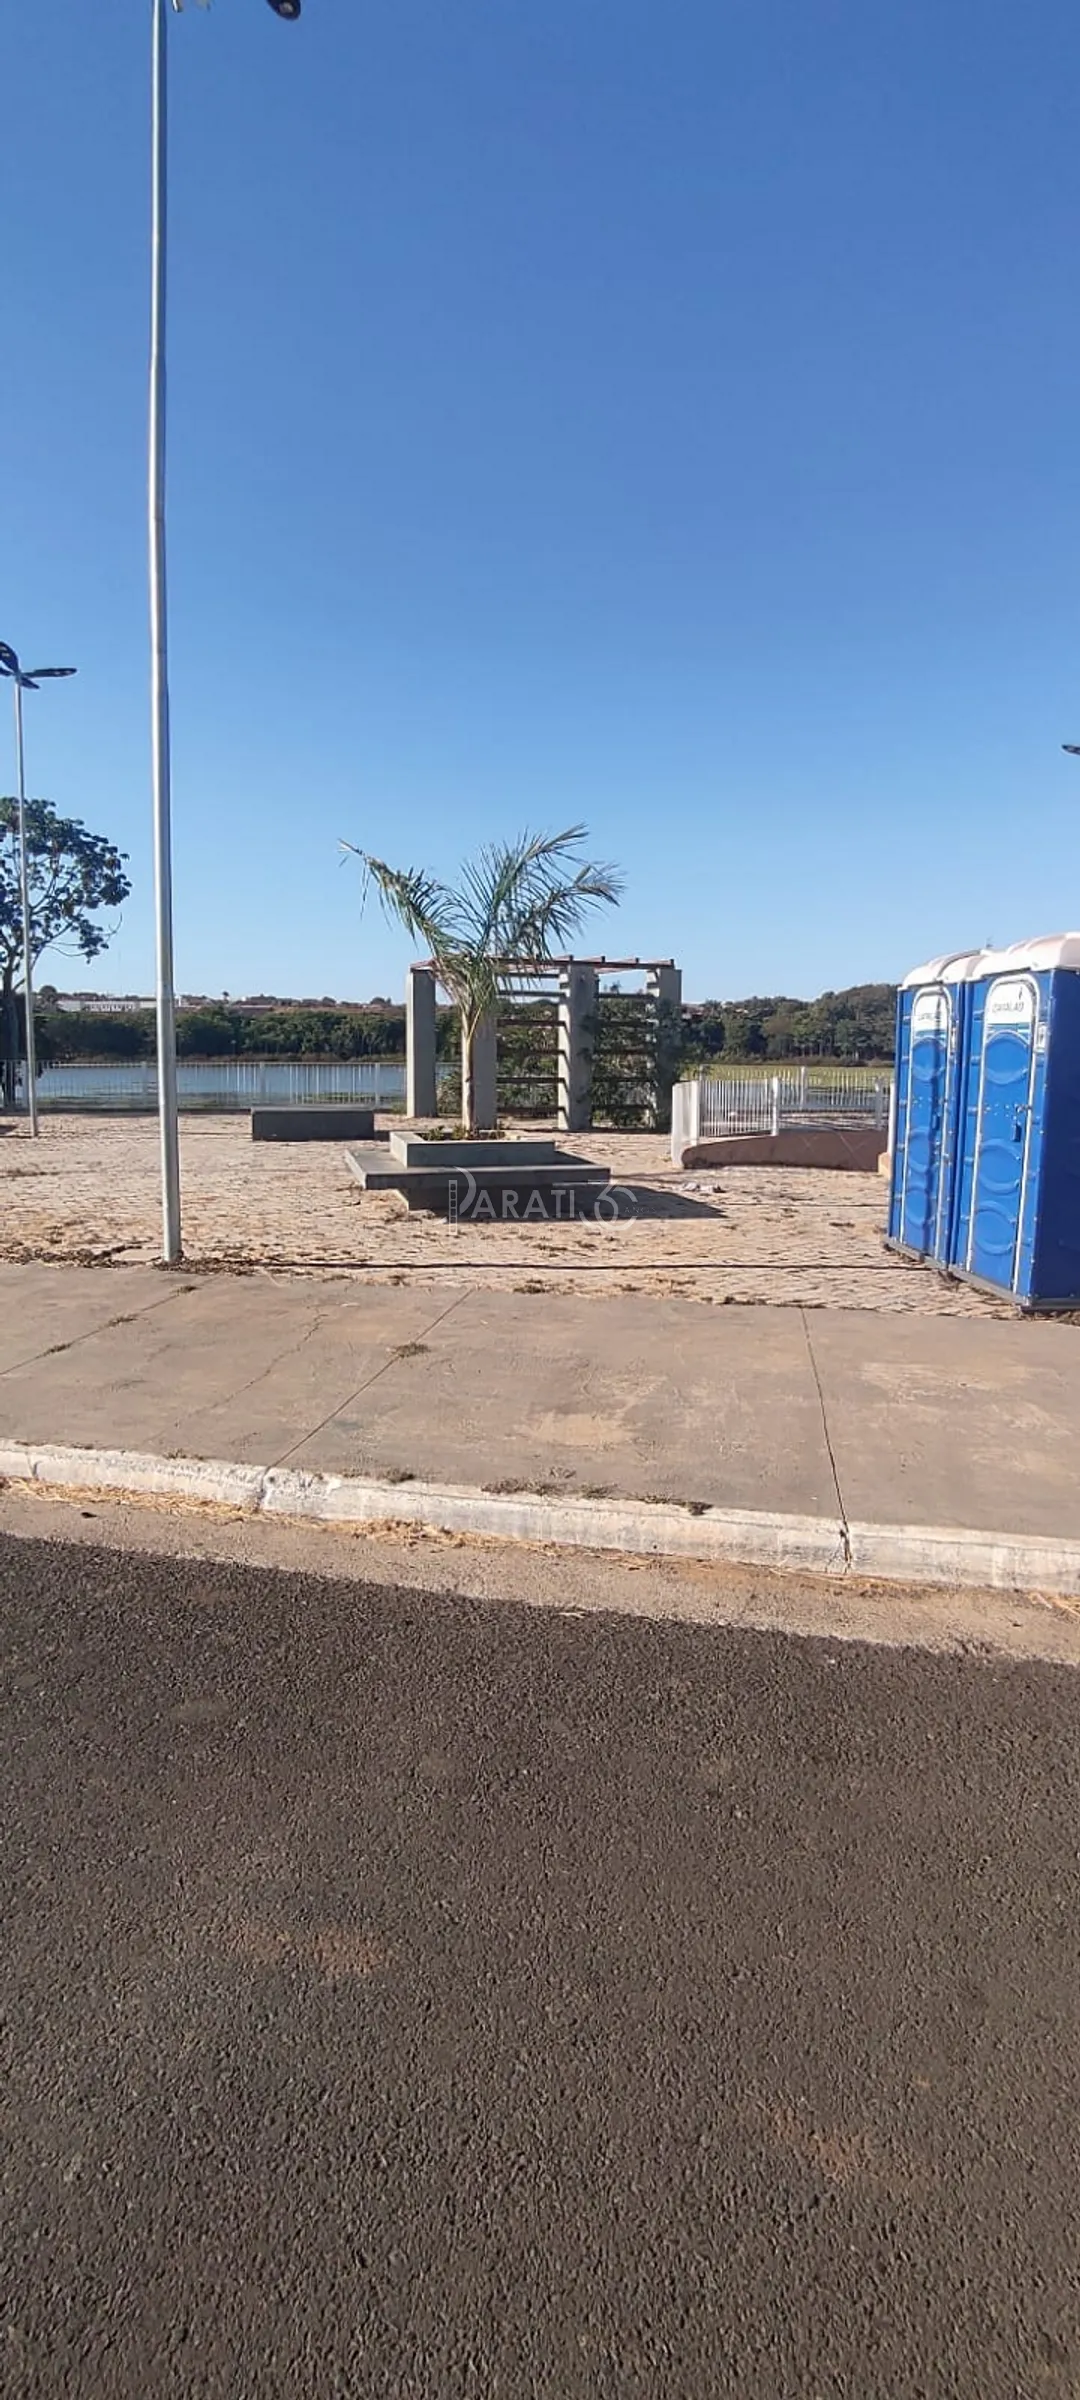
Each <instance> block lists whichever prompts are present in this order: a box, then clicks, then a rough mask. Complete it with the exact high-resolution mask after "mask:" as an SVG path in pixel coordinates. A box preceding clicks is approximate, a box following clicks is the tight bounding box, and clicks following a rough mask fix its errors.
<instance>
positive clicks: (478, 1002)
mask: <svg viewBox="0 0 1080 2400" xmlns="http://www.w3.org/2000/svg"><path fill="white" fill-rule="evenodd" d="M587 838H588V835H587V829H586V827H585V826H584V825H569V826H566V827H565V828H564V829H563V831H562V832H561V833H529V832H527V831H526V832H524V833H521V834H519V835H518V837H517V840H516V841H513V842H492V843H489V844H488V845H487V846H486V847H485V848H484V849H482V850H480V851H478V852H477V854H476V856H475V858H473V859H470V860H468V861H467V862H466V864H465V865H464V866H463V868H462V871H461V881H460V885H459V887H458V889H457V890H452V889H451V888H450V886H449V885H447V884H444V883H440V882H439V880H438V878H437V877H435V876H432V875H428V874H425V873H424V872H423V870H422V869H417V868H412V867H410V868H404V869H399V868H396V867H390V866H388V865H387V864H386V862H385V860H383V859H378V858H374V857H373V856H372V854H371V852H370V851H367V850H358V849H354V845H353V844H352V843H348V842H346V843H343V844H342V848H343V849H345V850H349V851H353V854H354V855H355V856H356V857H358V858H360V859H361V860H362V861H363V865H364V870H365V876H366V877H369V878H370V880H371V881H372V882H373V883H374V884H375V886H376V889H377V890H378V892H379V896H380V899H381V901H382V905H383V908H384V911H385V913H386V914H387V915H388V916H390V917H393V918H396V919H397V922H398V923H399V924H401V925H403V926H404V928H405V930H406V932H407V933H410V934H412V935H413V936H414V937H415V938H416V939H418V940H419V941H421V942H424V943H425V944H426V945H427V948H428V950H429V952H430V955H431V959H432V962H433V964H434V967H435V971H436V973H437V975H438V978H439V981H440V983H441V984H442V985H443V988H444V989H445V990H446V991H448V992H449V993H450V995H451V998H452V999H454V1000H456V1001H457V1003H458V1005H459V1007H460V1008H461V1011H462V1016H463V1018H464V1019H465V1021H466V1023H467V1024H469V1025H473V1026H475V1024H476V1022H477V1021H478V1019H479V1018H480V1017H481V1016H483V1015H484V1014H485V1012H486V1011H487V1010H488V1009H490V1008H494V1007H495V1006H496V1005H497V1002H498V998H499V994H500V991H505V990H507V989H509V988H512V987H513V985H514V984H515V982H516V980H517V979H516V978H515V977H514V976H513V975H512V973H509V972H508V971H507V967H506V964H505V962H506V961H508V960H518V961H521V962H524V963H527V964H529V965H536V966H539V965H540V964H541V963H542V962H543V960H544V959H546V958H551V957H552V956H553V955H557V954H558V953H559V952H560V951H565V950H567V949H568V948H569V945H570V943H571V941H572V939H573V936H574V935H575V934H576V933H577V932H578V930H579V928H580V926H581V923H582V920H583V918H584V917H585V916H586V915H587V914H588V912H589V910H590V909H592V908H599V907H613V906H614V905H615V904H616V902H617V901H618V899H619V896H620V894H621V892H622V888H623V883H622V877H621V875H620V874H619V871H618V869H617V868H615V867H613V866H608V865H604V864H601V863H599V862H597V861H595V860H590V859H588V858H586V857H585V856H584V855H583V851H582V845H583V843H584V842H585V841H586V840H587Z"/></svg>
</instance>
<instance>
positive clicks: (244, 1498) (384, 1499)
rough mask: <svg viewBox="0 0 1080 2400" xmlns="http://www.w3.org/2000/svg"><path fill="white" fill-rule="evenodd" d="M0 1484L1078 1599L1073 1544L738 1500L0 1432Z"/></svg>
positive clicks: (1077, 1551)
mask: <svg viewBox="0 0 1080 2400" xmlns="http://www.w3.org/2000/svg"><path fill="white" fill-rule="evenodd" d="M0 1482H3V1483H21V1484H30V1485H36V1486H38V1487H39V1488H41V1489H48V1490H53V1491H58V1492H72V1491H81V1492H86V1491H95V1492H108V1493H111V1494H112V1495H113V1496H114V1497H115V1498H117V1499H121V1498H125V1497H132V1498H136V1499H138V1498H151V1499H162V1500H173V1501H176V1502H179V1503H183V1502H184V1501H188V1502H192V1503H194V1504H196V1505H200V1504H201V1505H203V1506H206V1505H210V1506H215V1507H222V1508H228V1509H233V1510H236V1511H238V1512H240V1513H241V1514H244V1515H249V1516H269V1517H281V1518H293V1519H299V1520H300V1521H302V1522H306V1523H308V1524H318V1525H383V1526H385V1525H419V1526H427V1527H429V1528H431V1529H433V1530H436V1531H439V1532H443V1533H462V1534H479V1535H484V1536H487V1537H488V1538H489V1539H494V1540H498V1541H511V1542H531V1543H552V1544H555V1545H556V1546H558V1547H560V1548H564V1549H579V1550H609V1551H622V1552H626V1553H630V1554H631V1555H633V1556H635V1557H650V1556H651V1557H656V1558H693V1559H702V1560H705V1561H709V1560H717V1561H724V1560H727V1561H728V1562H730V1563H737V1564H740V1565H744V1566H762V1567H787V1568H802V1569H803V1570H806V1571H809V1572H811V1573H813V1574H818V1575H833V1576H836V1575H844V1574H855V1575H865V1576H868V1577H872V1578H874V1579H876V1580H881V1581H884V1582H901V1583H941V1584H957V1585H965V1584H967V1585H971V1586H976V1587H980V1588H981V1587H990V1588H993V1589H995V1590H998V1591H1018V1592H1042V1593H1046V1594H1047V1595H1052V1596H1053V1597H1055V1598H1060V1599H1077V1598H1080V1542H1078V1541H1064V1540H1063V1541H1057V1542H1055V1541H1051V1540H1048V1539H1046V1538H1043V1537H1039V1536H1035V1535H1027V1534H1007V1533H985V1532H969V1531H968V1530H967V1529H966V1528H963V1527H951V1526H947V1525H863V1524H854V1523H852V1524H844V1523H842V1522H841V1521H840V1520H839V1519H836V1520H835V1521H834V1520H830V1519H829V1518H827V1517H800V1516H794V1515H792V1516H788V1515H785V1514H782V1513H780V1512H773V1511H768V1510H757V1509H742V1508H704V1509H701V1510H691V1509H686V1508H681V1507H679V1506H678V1505H676V1504H671V1505H669V1504H667V1503H665V1502H661V1501H651V1500H578V1499H574V1498H573V1497H572V1496H570V1495H568V1496H566V1497H565V1498H563V1497H561V1496H559V1497H554V1498H549V1497H546V1496H545V1495H543V1494H541V1493H531V1492H513V1493H508V1492H482V1491H478V1490H473V1489H470V1488H468V1487H466V1486H464V1485H455V1484H432V1483H419V1482H416V1483H411V1482H410V1483H383V1482H379V1481H377V1480H375V1479H367V1478H363V1477H359V1476H347V1475H319V1474H311V1473H308V1472H305V1471H304V1470H302V1469H300V1468H294V1467H245V1466H239V1465H236V1464H233V1463H231V1462H230V1461H228V1460H223V1459H197V1458H155V1457H152V1456H148V1455H145V1454H143V1453H141V1452H139V1451H137V1450H83V1449H77V1448H75V1447H74V1446H66V1445H61V1444H57V1443H40V1444H38V1443H32V1442H0Z"/></svg>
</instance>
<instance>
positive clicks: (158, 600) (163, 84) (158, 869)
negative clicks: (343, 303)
mask: <svg viewBox="0 0 1080 2400" xmlns="http://www.w3.org/2000/svg"><path fill="white" fill-rule="evenodd" d="M182 5H183V0H172V7H173V9H174V10H176V11H177V12H179V11H180V9H181V8H182ZM269 6H270V7H271V8H272V9H273V11H274V14H275V16H278V17H285V18H289V19H295V18H297V17H298V16H299V14H300V6H301V0H269ZM168 91H169V40H168V6H167V0H153V35H152V45H151V83H150V128H151V131H150V148H151V202H150V424H149V436H150V439H149V451H150V455H149V473H148V488H147V500H148V508H147V514H148V524H149V565H150V717H151V772H152V778H153V799H154V925H155V950H156V996H157V1067H158V1126H159V1135H160V1148H161V1219H162V1257H163V1259H164V1262H165V1265H166V1266H167V1267H175V1266H176V1265H178V1263H179V1260H180V1257H181V1250H182V1235H181V1227H180V1125H179V1114H178V1108H177V1095H176V980H175V970H174V964H173V903H172V775H171V751H170V744H169V640H168V608H167V581H166V571H165V297H166V263H167V255H168V230H167V226H168V149H169V143H168V123H169V118H168Z"/></svg>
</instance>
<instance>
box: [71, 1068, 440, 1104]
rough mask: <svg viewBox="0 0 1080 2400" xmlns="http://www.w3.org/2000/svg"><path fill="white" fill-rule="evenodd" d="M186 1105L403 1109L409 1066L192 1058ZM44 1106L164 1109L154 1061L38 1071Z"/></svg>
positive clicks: (186, 1074) (180, 1076)
mask: <svg viewBox="0 0 1080 2400" xmlns="http://www.w3.org/2000/svg"><path fill="white" fill-rule="evenodd" d="M176 1080H177V1088H178V1092H179V1099H180V1106H181V1108H183V1109H200V1108H205V1109H239V1110H243V1109H249V1108H256V1107H260V1106H263V1105H266V1104H268V1105H272V1104H273V1103H274V1102H275V1101H278V1102H280V1103H281V1104H282V1105H283V1106H285V1105H291V1106H296V1105H298V1104H300V1103H302V1102H303V1101H305V1100H312V1101H314V1100H321V1101H324V1102H325V1101H334V1100H339V1101H353V1102H360V1103H364V1102H366V1103H367V1104H368V1105H370V1106H372V1107H376V1108H393V1107H395V1106H396V1107H398V1108H400V1107H402V1106H403V1105H404V1101H405V1066H404V1062H403V1061H402V1060H398V1059H382V1058H379V1059H374V1058H348V1059H341V1060H340V1061H338V1060H333V1059H330V1060H327V1059H310V1058H281V1059H251V1058H187V1059H181V1060H180V1061H179V1063H178V1066H177V1070H176ZM38 1107H39V1108H41V1109H55V1110H57V1111H60V1112H62V1111H63V1110H64V1109H83V1108H86V1109H93V1108H100V1109H105V1110H109V1109H130V1110H132V1111H138V1110H153V1109H156V1107H157V1069H156V1067H155V1066H154V1064H153V1063H152V1061H150V1060H145V1061H144V1060H139V1061H138V1062H137V1063H135V1064H132V1065H125V1064H123V1063H121V1062H119V1061H118V1062H117V1064H116V1065H115V1066H114V1065H111V1064H110V1065H108V1066H61V1067H43V1068H42V1070H41V1072H40V1074H39V1076H38Z"/></svg>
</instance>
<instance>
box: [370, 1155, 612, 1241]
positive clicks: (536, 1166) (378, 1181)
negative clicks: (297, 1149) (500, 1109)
mask: <svg viewBox="0 0 1080 2400" xmlns="http://www.w3.org/2000/svg"><path fill="white" fill-rule="evenodd" d="M530 1146H531V1145H529V1144H527V1143H522V1144H520V1145H518V1144H515V1143H512V1142H508V1143H507V1144H506V1146H505V1147H506V1150H507V1152H508V1153H510V1155H508V1156H506V1157H504V1158H503V1159H501V1160H500V1161H499V1162H498V1164H491V1165H489V1166H479V1165H478V1166H470V1165H468V1164H467V1163H466V1162H465V1161H464V1160H463V1159H462V1158H461V1156H460V1154H459V1156H458V1157H457V1158H456V1159H455V1157H454V1156H453V1149H454V1147H455V1146H454V1145H451V1144H450V1143H446V1144H440V1143H434V1142H433V1143H430V1144H424V1145H423V1147H424V1148H425V1149H429V1150H431V1151H432V1152H435V1151H437V1150H439V1149H440V1148H445V1149H446V1150H447V1151H448V1152H449V1153H450V1155H449V1156H448V1157H447V1159H446V1161H445V1163H443V1162H441V1161H439V1162H436V1160H435V1159H434V1158H433V1159H432V1161H431V1163H430V1164H425V1165H423V1166H411V1167H406V1166H402V1165H399V1164H398V1163H396V1162H395V1161H394V1159H393V1158H391V1157H389V1156H388V1154H387V1152H386V1150H382V1149H379V1148H377V1147H376V1145H375V1144H372V1145H371V1147H370V1148H364V1147H355V1148H350V1149H348V1150H347V1151H346V1153H345V1161H346V1165H347V1166H348V1169H349V1173H350V1174H351V1175H353V1176H354V1177H355V1179H356V1181H357V1183H358V1184H359V1185H360V1186H361V1189H362V1190H364V1191H366V1192H399V1193H400V1195H401V1197H402V1199H403V1200H404V1201H405V1203H406V1206H407V1207H408V1208H410V1209H426V1210H427V1211H429V1213H431V1214H432V1215H439V1216H449V1215H451V1214H453V1215H455V1216H456V1217H457V1219H458V1221H459V1222H460V1223H463V1224H464V1223H467V1222H468V1221H469V1220H471V1219H475V1220H476V1221H477V1223H480V1222H483V1221H484V1220H487V1221H488V1222H489V1223H491V1222H493V1221H494V1222H498V1223H500V1224H525V1223H529V1224H534V1223H540V1222H543V1221H545V1220H546V1219H551V1220H552V1221H553V1222H555V1223H559V1222H562V1223H567V1222H569V1220H570V1219H571V1218H575V1217H587V1216H594V1215H595V1214H596V1213H597V1202H598V1201H601V1200H602V1199H603V1196H604V1194H605V1193H606V1191H607V1187H608V1185H609V1183H610V1182H611V1169H610V1167H601V1166H597V1165H595V1163H594V1162H592V1161H591V1160H589V1159H583V1158H573V1157H570V1156H567V1155H566V1154H563V1155H562V1156H558V1155H557V1156H556V1159H555V1161H550V1160H548V1161H541V1160H538V1161H533V1162H529V1161H528V1160H526V1161H525V1162H523V1163H522V1162H519V1161H518V1160H517V1159H515V1158H514V1157H513V1155H512V1154H513V1152H514V1150H515V1149H517V1148H518V1147H520V1148H521V1149H525V1150H527V1149H528V1148H529V1147H530ZM537 1146H538V1147H539V1145H537ZM466 1147H467V1148H470V1149H471V1148H472V1147H473V1145H472V1144H468V1145H466V1144H461V1145H460V1149H461V1150H464V1149H465V1148H466ZM476 1147H478V1148H479V1147H481V1145H479V1144H478V1145H476ZM484 1147H487V1148H488V1149H490V1150H491V1151H494V1150H495V1149H496V1148H497V1147H498V1145H497V1144H495V1143H491V1144H489V1145H484ZM600 1213H601V1214H603V1215H609V1214H610V1213H611V1211H610V1203H608V1204H606V1205H605V1206H604V1207H603V1208H602V1209H601V1211H600Z"/></svg>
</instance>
